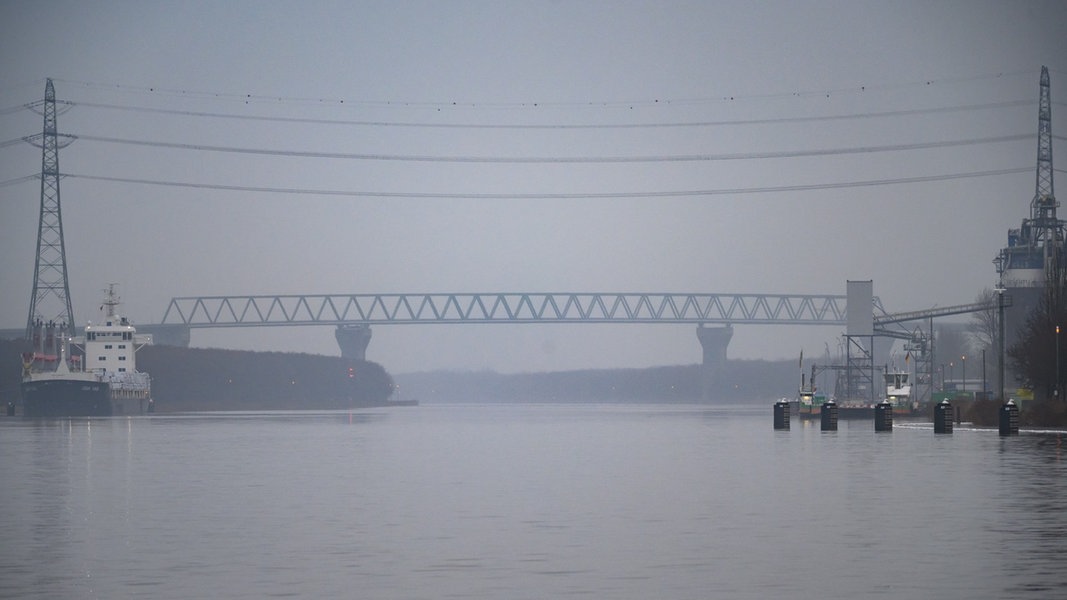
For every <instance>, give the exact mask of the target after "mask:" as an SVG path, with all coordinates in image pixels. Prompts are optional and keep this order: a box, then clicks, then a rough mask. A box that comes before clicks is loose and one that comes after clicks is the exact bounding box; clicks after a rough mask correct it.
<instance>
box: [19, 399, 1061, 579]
mask: <svg viewBox="0 0 1067 600" xmlns="http://www.w3.org/2000/svg"><path fill="white" fill-rule="evenodd" d="M840 427H841V429H840V430H839V431H837V432H820V431H819V429H818V423H817V422H816V423H813V425H812V426H808V425H805V424H802V423H800V422H798V421H797V420H796V419H795V418H794V420H793V423H792V429H791V430H789V431H774V430H773V427H772V410H771V406H770V405H769V404H768V405H767V406H765V407H764V406H759V407H754V408H708V407H703V406H663V405H654V404H648V405H522V404H470V405H424V406H420V407H413V408H393V409H374V410H366V411H358V412H352V413H348V412H327V413H225V414H198V415H185V416H165V415H160V416H154V417H145V418H115V419H91V420H90V419H73V420H56V421H28V420H21V419H13V418H5V419H0V536H2V537H0V597H3V598H153V599H158V598H182V599H185V598H269V597H284V596H289V597H309V598H329V597H335V598H340V597H346V598H366V599H378V598H383V599H384V598H388V599H394V598H395V599H418V598H426V599H440V598H493V599H497V598H509V599H521V598H530V599H534V598H536V599H539V600H540V599H544V598H554V597H562V596H581V597H587V598H611V599H627V598H634V599H638V598H640V599H650V598H666V599H675V598H677V599H681V598H752V599H757V598H758V599H766V598H848V599H855V598H869V597H879V598H924V599H936V598H952V599H956V598H1005V599H1007V598H1011V599H1026V598H1064V597H1067V569H1065V567H1064V565H1065V564H1067V542H1065V541H1064V540H1067V510H1064V503H1067V435H1064V434H1063V433H1061V432H1055V431H1046V432H1023V433H1022V434H1021V435H1019V436H1018V437H1012V438H1001V437H1000V436H999V435H998V434H997V432H996V431H995V430H974V429H968V428H966V427H963V428H961V427H959V426H957V428H956V430H955V432H954V433H953V434H951V435H935V434H934V433H933V430H932V427H931V426H930V425H929V424H926V423H917V424H912V425H909V424H902V423H900V422H898V423H897V427H896V428H895V429H894V431H893V432H892V433H888V434H885V433H882V434H876V433H875V432H874V431H873V423H872V422H870V421H855V422H844V421H843V422H842V423H841V425H840Z"/></svg>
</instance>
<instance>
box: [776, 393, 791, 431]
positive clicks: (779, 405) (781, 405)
mask: <svg viewBox="0 0 1067 600" xmlns="http://www.w3.org/2000/svg"><path fill="white" fill-rule="evenodd" d="M774 428H775V429H789V403H788V402H786V401H785V400H779V401H778V402H775V403H774Z"/></svg>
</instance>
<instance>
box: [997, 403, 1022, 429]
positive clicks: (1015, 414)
mask: <svg viewBox="0 0 1067 600" xmlns="http://www.w3.org/2000/svg"><path fill="white" fill-rule="evenodd" d="M1000 435H1019V407H1018V406H1016V405H1015V401H1014V400H1010V399H1009V400H1008V401H1007V402H1005V403H1004V404H1003V405H1002V406H1001V407H1000Z"/></svg>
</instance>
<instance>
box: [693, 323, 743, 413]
mask: <svg viewBox="0 0 1067 600" xmlns="http://www.w3.org/2000/svg"><path fill="white" fill-rule="evenodd" d="M733 336H734V328H733V327H731V326H730V325H727V326H725V327H704V325H703V324H701V325H700V326H699V327H697V339H698V340H700V346H701V347H702V348H703V349H704V362H703V366H702V367H701V369H700V392H701V397H702V398H703V399H704V401H705V402H709V401H711V400H712V395H713V394H714V392H715V390H717V389H718V384H719V382H720V381H721V377H722V370H723V368H724V367H725V366H726V347H727V346H729V345H730V338H732V337H733Z"/></svg>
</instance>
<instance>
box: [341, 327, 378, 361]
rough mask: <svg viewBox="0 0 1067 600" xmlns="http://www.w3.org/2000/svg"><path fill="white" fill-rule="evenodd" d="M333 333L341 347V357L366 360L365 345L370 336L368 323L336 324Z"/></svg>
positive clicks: (368, 343)
mask: <svg viewBox="0 0 1067 600" xmlns="http://www.w3.org/2000/svg"><path fill="white" fill-rule="evenodd" d="M333 335H334V337H335V338H336V339H337V345H338V346H340V347H341V358H352V359H355V360H359V361H366V360H367V346H369V345H370V338H371V330H370V326H369V325H338V326H337V330H336V331H334V333H333Z"/></svg>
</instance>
